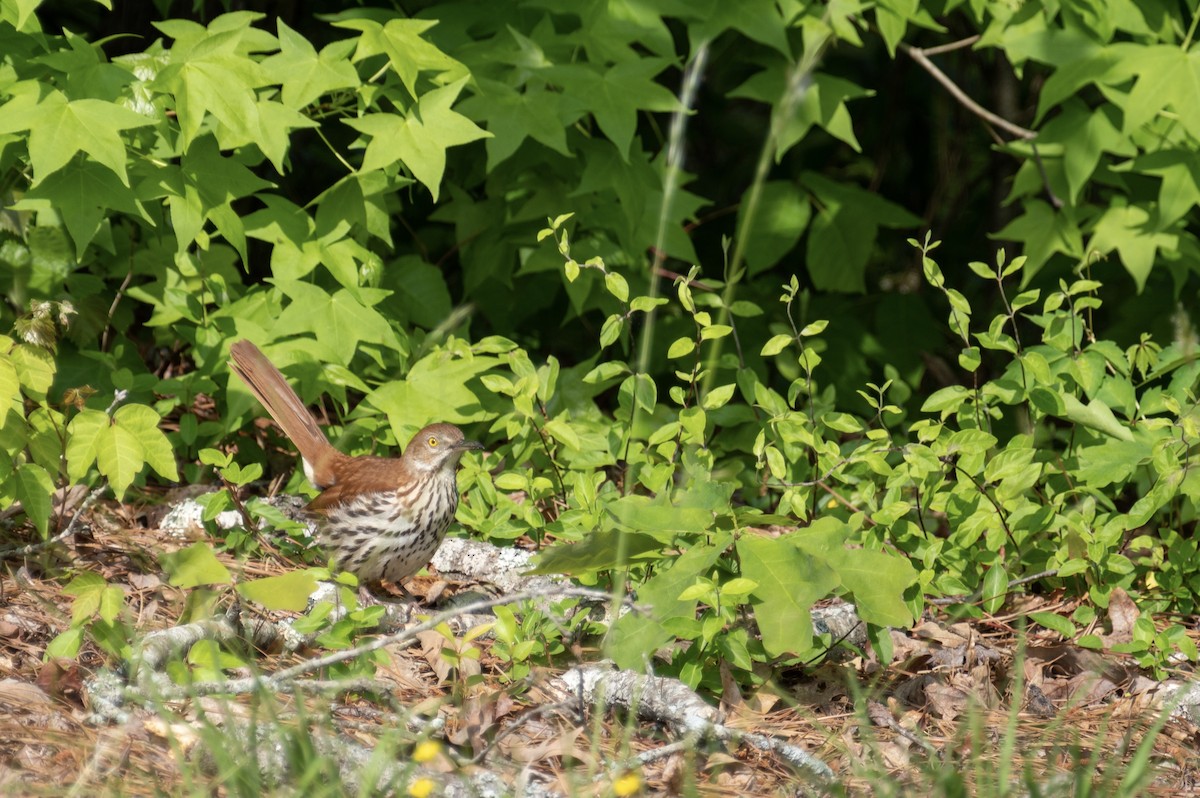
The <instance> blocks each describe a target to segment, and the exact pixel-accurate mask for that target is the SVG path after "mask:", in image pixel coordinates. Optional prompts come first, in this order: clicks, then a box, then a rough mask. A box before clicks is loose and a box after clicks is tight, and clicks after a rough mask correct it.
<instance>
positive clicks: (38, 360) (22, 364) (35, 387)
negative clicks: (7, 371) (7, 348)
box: [9, 344, 55, 402]
mask: <svg viewBox="0 0 1200 798" xmlns="http://www.w3.org/2000/svg"><path fill="white" fill-rule="evenodd" d="M9 357H10V361H9V362H11V363H12V364H13V366H15V367H16V369H17V376H18V377H19V378H20V380H21V386H22V387H23V388H24V389H25V395H26V396H28V397H29V398H30V399H32V400H34V401H35V402H42V401H45V399H46V394H47V392H48V391H49V390H50V386H51V385H53V384H54V372H55V365H54V356H53V355H51V354H50V353H49V352H47V351H46V350H45V349H42V348H41V347H40V346H33V345H31V344H17V345H16V346H14V347H13V348H12V351H11V352H10V353H9Z"/></svg>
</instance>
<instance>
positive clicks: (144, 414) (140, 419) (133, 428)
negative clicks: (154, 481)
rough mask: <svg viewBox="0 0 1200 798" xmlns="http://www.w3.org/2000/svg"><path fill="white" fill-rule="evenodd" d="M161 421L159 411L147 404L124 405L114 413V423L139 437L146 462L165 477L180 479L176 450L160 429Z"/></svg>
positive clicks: (173, 479)
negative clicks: (156, 411) (176, 462)
mask: <svg viewBox="0 0 1200 798" xmlns="http://www.w3.org/2000/svg"><path fill="white" fill-rule="evenodd" d="M160 421H161V419H160V418H159V416H158V413H155V412H154V410H153V409H151V408H149V407H146V406H145V405H123V406H122V407H119V408H117V411H116V412H115V413H113V423H114V424H116V425H118V426H121V427H124V428H125V429H127V430H129V432H130V433H131V434H132V435H133V436H134V437H135V438H137V441H138V443H139V444H140V445H141V447H142V455H143V457H144V458H145V461H146V464H147V465H149V466H150V467H151V468H153V469H154V470H155V471H157V472H158V474H159V476H161V477H163V478H164V479H169V480H172V481H178V480H179V472H178V471H177V470H176V466H175V450H174V449H172V448H171V441H170V440H169V439H168V438H167V436H166V433H164V432H163V431H162V430H161V429H159V427H158V425H159V422H160Z"/></svg>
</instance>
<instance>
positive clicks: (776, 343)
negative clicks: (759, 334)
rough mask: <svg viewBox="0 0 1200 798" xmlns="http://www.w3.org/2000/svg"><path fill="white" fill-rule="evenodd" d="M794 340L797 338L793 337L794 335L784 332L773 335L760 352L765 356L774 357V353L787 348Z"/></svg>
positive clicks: (776, 353)
mask: <svg viewBox="0 0 1200 798" xmlns="http://www.w3.org/2000/svg"><path fill="white" fill-rule="evenodd" d="M793 340H795V339H794V338H792V336H790V335H785V334H784V333H779V334H778V335H772V336H771V338H770V340H768V341H767V342H766V343H765V344H763V348H762V351H761V352H759V354H760V355H762V356H763V357H772V356H774V355H778V354H779V353H780V352H782V351H783V350H784V349H785V348H787V346H788V345H789V344H791V342H792V341H793Z"/></svg>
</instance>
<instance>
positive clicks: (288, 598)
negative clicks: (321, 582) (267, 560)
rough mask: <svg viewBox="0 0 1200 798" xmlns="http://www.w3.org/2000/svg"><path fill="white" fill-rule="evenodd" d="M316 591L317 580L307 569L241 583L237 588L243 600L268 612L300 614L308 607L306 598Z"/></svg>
mask: <svg viewBox="0 0 1200 798" xmlns="http://www.w3.org/2000/svg"><path fill="white" fill-rule="evenodd" d="M316 589H317V578H316V577H315V576H314V575H313V574H312V572H311V571H309V570H307V569H306V570H301V571H290V572H288V573H286V574H282V575H280V576H268V577H266V578H263V579H254V580H252V581H249V582H241V583H239V584H238V586H237V591H238V593H240V594H241V595H242V596H243V597H244V598H247V599H249V600H250V601H253V602H256V603H258V604H261V605H263V606H264V607H266V608H267V609H269V610H291V611H293V612H302V611H303V610H304V609H305V608H306V607H307V606H308V597H309V596H311V595H312V594H313V591H314V590H316Z"/></svg>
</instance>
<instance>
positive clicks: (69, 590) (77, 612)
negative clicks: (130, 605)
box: [62, 571, 120, 625]
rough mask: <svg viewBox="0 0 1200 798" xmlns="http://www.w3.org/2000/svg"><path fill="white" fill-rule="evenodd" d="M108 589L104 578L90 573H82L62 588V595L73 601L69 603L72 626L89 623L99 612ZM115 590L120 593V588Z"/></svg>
mask: <svg viewBox="0 0 1200 798" xmlns="http://www.w3.org/2000/svg"><path fill="white" fill-rule="evenodd" d="M108 587H109V585H108V583H107V582H105V581H104V577H102V576H101V575H100V574H97V573H93V572H91V571H83V572H82V573H80V574H78V575H77V576H76V577H75V578H74V579H72V580H71V581H70V582H68V583H67V584H65V585H64V586H63V589H62V591H63V593H66V594H67V595H68V596H72V597H74V599H75V601H73V602H72V603H71V623H72V625H79V624H81V623H83V622H85V621H89V620H91V619H92V617H93V616H95V615H96V613H98V612H99V611H100V605H101V604H102V603H103V601H104V592H105V590H107V589H108ZM117 590H118V591H120V588H117Z"/></svg>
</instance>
